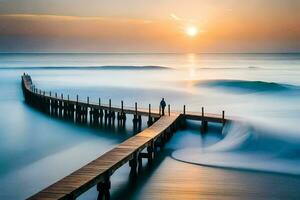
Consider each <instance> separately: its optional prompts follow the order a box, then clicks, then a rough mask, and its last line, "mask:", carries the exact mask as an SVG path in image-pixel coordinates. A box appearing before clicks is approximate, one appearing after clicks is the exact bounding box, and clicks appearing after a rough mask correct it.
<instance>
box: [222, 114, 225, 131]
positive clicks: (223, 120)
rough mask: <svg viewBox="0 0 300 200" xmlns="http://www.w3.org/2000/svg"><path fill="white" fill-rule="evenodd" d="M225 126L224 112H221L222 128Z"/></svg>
mask: <svg viewBox="0 0 300 200" xmlns="http://www.w3.org/2000/svg"><path fill="white" fill-rule="evenodd" d="M224 125H225V111H224V110H223V111H222V126H223V127H224Z"/></svg>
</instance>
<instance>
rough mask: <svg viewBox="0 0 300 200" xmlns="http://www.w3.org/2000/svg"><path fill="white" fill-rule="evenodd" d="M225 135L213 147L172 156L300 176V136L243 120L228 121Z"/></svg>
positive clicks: (182, 151) (179, 159)
mask: <svg viewBox="0 0 300 200" xmlns="http://www.w3.org/2000/svg"><path fill="white" fill-rule="evenodd" d="M223 134H224V138H223V139H222V140H220V141H219V142H218V143H215V144H214V145H212V146H209V147H205V148H200V147H199V148H186V149H182V150H177V151H175V152H173V154H172V157H173V158H174V159H175V160H178V161H182V162H185V163H190V164H196V165H203V166H211V167H220V168H231V169H239V170H255V171H263V172H273V173H283V174H293V175H300V168H299V167H298V166H299V165H300V138H296V137H287V136H286V135H282V134H281V135H282V136H280V135H279V134H278V135H276V134H274V133H273V131H272V134H271V133H270V132H269V130H266V129H263V128H258V127H254V126H252V125H250V124H247V123H244V122H240V121H239V122H237V121H233V122H231V123H228V124H227V125H226V126H225V127H224V129H223Z"/></svg>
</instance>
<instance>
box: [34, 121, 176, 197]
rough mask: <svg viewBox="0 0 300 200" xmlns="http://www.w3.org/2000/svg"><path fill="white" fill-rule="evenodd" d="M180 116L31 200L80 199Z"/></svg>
mask: <svg viewBox="0 0 300 200" xmlns="http://www.w3.org/2000/svg"><path fill="white" fill-rule="evenodd" d="M178 117H179V116H175V115H174V116H172V117H169V116H164V117H161V118H160V119H159V120H158V121H157V123H155V124H153V125H152V126H151V127H149V128H148V129H145V130H144V131H142V132H141V133H139V134H137V135H135V136H133V137H131V138H129V139H128V140H126V141H125V142H123V143H121V144H120V145H118V146H117V147H116V148H114V149H112V150H110V151H108V152H107V153H105V154H104V155H102V156H100V157H99V158H97V159H96V160H94V161H92V162H90V163H89V164H87V165H85V166H83V167H82V168H80V169H78V170H76V171H75V172H73V173H72V174H70V175H68V176H66V177H65V178H63V179H61V180H59V181H58V182H56V183H54V184H52V185H51V186H49V187H47V188H46V189H44V190H43V191H41V192H39V193H37V194H35V195H34V196H32V197H30V198H29V199H63V198H67V196H68V195H72V196H73V197H77V196H78V195H80V194H82V193H83V192H85V191H87V190H88V189H90V188H91V187H93V186H95V185H96V184H97V183H99V182H100V181H101V180H103V179H104V178H105V176H107V175H110V173H113V172H114V171H115V170H116V169H118V168H119V167H120V166H121V165H122V164H123V163H125V162H127V161H129V160H130V159H132V156H133V154H134V153H135V152H137V151H141V150H142V149H144V148H145V147H146V146H149V145H150V144H151V141H152V140H153V138H155V137H158V136H159V135H160V134H161V133H163V131H164V130H165V129H166V128H168V127H170V126H171V125H172V124H173V123H174V122H175V121H176V120H177V118H178Z"/></svg>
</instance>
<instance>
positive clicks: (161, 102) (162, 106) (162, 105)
mask: <svg viewBox="0 0 300 200" xmlns="http://www.w3.org/2000/svg"><path fill="white" fill-rule="evenodd" d="M165 107H166V102H165V99H164V98H162V100H161V101H160V108H161V114H162V116H164V115H165Z"/></svg>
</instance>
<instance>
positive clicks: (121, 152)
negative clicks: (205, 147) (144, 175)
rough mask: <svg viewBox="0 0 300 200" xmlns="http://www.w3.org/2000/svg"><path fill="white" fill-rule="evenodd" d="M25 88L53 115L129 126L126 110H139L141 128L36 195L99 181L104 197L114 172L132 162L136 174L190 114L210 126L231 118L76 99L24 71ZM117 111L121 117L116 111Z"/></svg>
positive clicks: (30, 99) (60, 194)
mask: <svg viewBox="0 0 300 200" xmlns="http://www.w3.org/2000/svg"><path fill="white" fill-rule="evenodd" d="M22 89H23V94H24V97H25V101H26V103H28V104H29V105H31V106H33V107H35V108H37V109H39V110H41V111H42V112H45V113H47V114H49V115H52V116H56V117H60V118H64V119H68V120H71V121H74V122H76V123H86V124H93V125H102V124H105V125H108V126H114V125H115V120H116V119H117V121H118V126H121V127H124V126H125V122H126V115H128V114H132V115H133V120H132V121H133V127H134V130H135V131H139V133H137V134H135V135H134V136H132V137H131V138H129V139H128V140H126V141H124V142H123V143H121V144H119V145H118V146H117V147H116V148H114V149H112V150H110V151H108V152H107V153H105V154H104V155H102V156H100V157H99V158H97V159H95V160H94V161H92V162H90V163H88V164H87V165H85V166H83V167H82V168H80V169H78V170H77V171H75V172H73V173H72V174H70V175H68V176H66V177H65V178H63V179H61V180H59V181H58V182H56V183H54V184H53V185H51V186H49V187H47V188H46V189H44V190H42V191H40V192H39V193H37V194H35V195H33V196H32V197H30V198H29V199H49V200H50V199H76V198H77V197H78V196H80V195H81V194H82V193H84V192H85V191H87V190H89V189H90V188H92V187H94V186H97V189H98V191H99V196H98V199H109V198H110V193H109V189H110V185H111V184H110V176H111V175H112V174H113V173H114V172H115V171H116V170H117V169H118V168H119V167H121V166H122V165H124V164H125V163H127V162H129V165H130V167H131V172H130V173H131V175H132V176H136V175H137V170H138V168H139V167H141V166H142V160H143V159H147V162H148V164H150V165H151V163H152V160H153V159H154V157H155V154H156V153H158V149H159V150H162V149H163V147H164V145H165V143H166V142H167V141H168V140H169V139H170V138H171V136H172V135H173V133H174V132H175V131H176V130H177V129H178V128H181V127H184V125H185V122H186V120H188V119H190V120H199V121H201V123H202V126H201V127H202V128H201V131H202V132H205V131H206V129H207V125H208V122H213V123H221V124H223V125H224V124H225V122H226V119H225V114H224V112H223V113H222V115H213V114H206V113H204V108H202V112H201V113H191V112H186V108H185V106H184V108H183V112H181V113H180V112H171V110H170V106H168V112H167V114H166V115H165V116H161V114H160V111H152V110H151V105H149V108H148V109H141V108H138V107H137V103H135V107H134V108H128V107H127V108H126V107H124V105H123V101H122V102H121V105H120V107H113V106H112V105H111V100H110V101H109V104H108V105H107V104H102V103H101V100H100V99H99V102H98V104H95V103H91V102H90V100H89V97H87V101H86V102H80V101H79V100H78V99H79V98H78V96H77V98H76V100H75V101H74V100H70V99H69V96H67V98H66V99H64V96H63V94H61V95H60V96H59V95H57V94H54V95H53V94H51V92H48V93H47V92H45V91H41V90H39V89H37V88H35V86H34V85H33V82H32V80H31V77H30V76H29V75H27V74H24V75H23V76H22ZM116 116H117V117H116ZM142 116H147V117H148V121H147V124H148V128H146V129H145V130H143V131H141V124H142Z"/></svg>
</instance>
